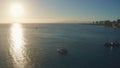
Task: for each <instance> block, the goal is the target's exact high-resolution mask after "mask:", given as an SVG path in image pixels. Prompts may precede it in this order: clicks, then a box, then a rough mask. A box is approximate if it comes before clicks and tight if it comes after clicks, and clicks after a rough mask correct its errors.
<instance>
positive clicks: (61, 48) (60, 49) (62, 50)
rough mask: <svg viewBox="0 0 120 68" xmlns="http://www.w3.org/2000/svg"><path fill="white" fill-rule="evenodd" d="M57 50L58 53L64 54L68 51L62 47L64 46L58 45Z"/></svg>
mask: <svg viewBox="0 0 120 68" xmlns="http://www.w3.org/2000/svg"><path fill="white" fill-rule="evenodd" d="M57 51H58V52H59V53H60V54H64V55H65V54H67V53H68V51H67V49H66V48H64V47H58V48H57Z"/></svg>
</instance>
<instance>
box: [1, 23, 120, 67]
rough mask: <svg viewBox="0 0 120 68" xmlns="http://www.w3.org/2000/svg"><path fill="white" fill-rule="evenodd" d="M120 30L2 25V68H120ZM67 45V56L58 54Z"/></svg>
mask: <svg viewBox="0 0 120 68" xmlns="http://www.w3.org/2000/svg"><path fill="white" fill-rule="evenodd" d="M110 41H118V42H120V29H113V28H110V27H105V26H98V25H82V24H20V23H14V24H0V68H120V48H119V47H115V48H105V47H104V44H105V42H110ZM59 46H64V47H65V48H66V49H67V50H68V54H67V55H62V54H60V53H59V52H57V47H59Z"/></svg>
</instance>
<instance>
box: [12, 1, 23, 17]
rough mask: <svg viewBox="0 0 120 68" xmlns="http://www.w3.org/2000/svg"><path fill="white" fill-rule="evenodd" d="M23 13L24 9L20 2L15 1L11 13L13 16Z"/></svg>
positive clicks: (19, 15)
mask: <svg viewBox="0 0 120 68" xmlns="http://www.w3.org/2000/svg"><path fill="white" fill-rule="evenodd" d="M23 13H24V9H23V6H22V5H21V4H20V3H13V4H12V5H11V6H10V14H11V16H12V17H21V16H22V15H23Z"/></svg>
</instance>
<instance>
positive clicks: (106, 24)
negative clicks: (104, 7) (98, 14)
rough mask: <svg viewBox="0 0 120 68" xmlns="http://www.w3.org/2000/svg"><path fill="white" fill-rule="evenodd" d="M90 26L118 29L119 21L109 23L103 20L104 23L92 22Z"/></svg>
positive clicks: (119, 26)
mask: <svg viewBox="0 0 120 68" xmlns="http://www.w3.org/2000/svg"><path fill="white" fill-rule="evenodd" d="M92 24H94V25H104V26H108V27H112V28H120V19H117V20H114V21H110V20H105V21H94V22H93V23H92Z"/></svg>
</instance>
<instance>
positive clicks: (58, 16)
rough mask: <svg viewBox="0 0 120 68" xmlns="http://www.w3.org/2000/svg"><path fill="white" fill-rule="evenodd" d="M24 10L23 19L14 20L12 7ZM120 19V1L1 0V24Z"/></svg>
mask: <svg viewBox="0 0 120 68" xmlns="http://www.w3.org/2000/svg"><path fill="white" fill-rule="evenodd" d="M16 2H17V3H19V4H20V5H21V6H22V10H23V9H24V13H23V14H22V15H21V17H18V18H12V17H11V14H10V8H11V5H12V4H14V3H16ZM118 18H120V0H0V23H4V22H5V23H6V22H8V23H9V22H13V21H14V20H15V19H19V21H20V22H60V21H81V22H86V21H93V20H106V19H109V20H116V19H118Z"/></svg>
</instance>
